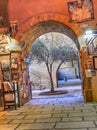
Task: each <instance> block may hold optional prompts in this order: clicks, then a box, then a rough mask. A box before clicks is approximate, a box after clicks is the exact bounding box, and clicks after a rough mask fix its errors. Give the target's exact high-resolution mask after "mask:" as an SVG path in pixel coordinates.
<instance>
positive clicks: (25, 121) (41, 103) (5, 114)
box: [0, 97, 97, 130]
mask: <svg viewBox="0 0 97 130" xmlns="http://www.w3.org/2000/svg"><path fill="white" fill-rule="evenodd" d="M79 102H80V103H79ZM0 130H97V104H85V103H82V100H81V99H80V101H78V100H77V99H76V102H73V97H71V99H69V98H67V100H66V98H65V97H53V98H43V99H33V100H31V101H30V102H28V103H27V104H25V105H24V106H21V107H20V108H18V109H17V110H7V111H2V112H0Z"/></svg>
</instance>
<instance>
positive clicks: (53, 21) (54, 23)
mask: <svg viewBox="0 0 97 130" xmlns="http://www.w3.org/2000/svg"><path fill="white" fill-rule="evenodd" d="M53 31H54V32H60V33H63V34H65V35H67V36H69V37H70V38H71V39H72V40H73V41H74V42H75V43H76V45H77V47H78V49H80V45H79V42H78V39H77V37H78V36H79V35H80V34H81V31H80V28H79V27H78V25H77V24H75V23H70V22H69V18H68V16H66V15H64V14H62V13H59V12H56V13H54V12H49V13H47V12H46V13H43V14H39V15H38V16H34V17H31V18H29V19H28V20H27V21H26V22H24V23H23V24H22V26H21V28H20V31H19V32H18V33H17V35H16V37H15V38H16V39H17V40H19V41H20V42H22V41H25V43H26V45H27V46H29V47H30V46H31V43H32V42H33V41H34V40H35V39H36V38H37V37H39V36H40V35H42V34H44V33H48V32H53ZM31 34H32V35H31ZM31 41H32V42H31Z"/></svg>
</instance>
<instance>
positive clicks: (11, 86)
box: [0, 35, 32, 109]
mask: <svg viewBox="0 0 97 130" xmlns="http://www.w3.org/2000/svg"><path fill="white" fill-rule="evenodd" d="M4 38H5V39H4V40H3V41H6V42H4V43H2V45H0V47H1V48H0V49H1V51H0V92H1V93H2V95H3V101H2V102H3V106H4V108H6V107H10V106H14V107H15V109H16V107H19V106H21V105H23V104H24V103H26V102H28V101H29V100H30V99H31V98H32V91H31V86H30V79H29V81H28V80H27V81H26V79H27V78H28V77H29V73H28V65H27V63H26V60H25V59H26V57H25V58H24V57H22V55H23V51H22V49H21V47H20V46H19V44H16V43H11V44H12V45H10V44H9V43H8V37H7V36H6V35H4ZM10 46H11V47H10ZM28 82H29V83H28ZM0 99H1V98H0ZM1 100H2V99H1Z"/></svg>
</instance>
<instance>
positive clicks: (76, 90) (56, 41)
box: [30, 32, 82, 102]
mask: <svg viewBox="0 0 97 130" xmlns="http://www.w3.org/2000/svg"><path fill="white" fill-rule="evenodd" d="M37 42H42V43H43V44H45V46H46V48H47V49H52V48H55V49H56V52H55V49H54V51H53V53H57V48H60V47H62V48H63V47H64V45H65V46H66V45H67V47H68V49H69V47H71V46H72V47H73V48H74V50H75V49H77V48H76V45H75V43H74V42H73V41H72V40H71V39H70V38H69V37H67V36H66V35H64V34H62V33H55V32H51V33H46V34H44V35H42V36H40V37H39V38H37V39H36V40H35V42H34V43H33V45H32V48H33V46H35V44H37ZM37 48H38V46H37ZM44 49H45V48H44ZM40 50H41V48H40ZM31 51H33V49H31ZM36 51H37V50H36ZM59 51H60V50H59ZM64 51H65V50H64ZM77 51H78V50H77ZM38 52H39V53H40V51H38ZM69 53H70V52H69V50H68V55H70V54H69ZM31 54H32V55H33V56H34V59H33V60H32V64H31V65H30V78H31V81H32V95H33V98H44V97H47V96H48V93H47V92H50V89H51V85H50V79H49V75H48V71H47V69H46V66H45V63H46V62H45V61H43V59H39V61H38V60H37V61H36V60H35V57H36V58H37V56H36V54H37V53H36V54H35V53H32V52H31ZM42 54H43V51H42ZM59 55H60V54H58V56H59ZM43 56H44V55H43ZM62 56H63V57H64V63H63V64H62V65H61V66H60V63H61V62H60V60H55V59H54V58H55V57H54V58H53V60H54V63H53V64H52V66H53V69H52V71H53V72H52V75H53V76H52V77H53V83H54V91H55V95H58V94H56V91H60V94H61V95H62V94H64V95H65V97H66V96H68V95H69V96H71V95H72V96H75V95H76V97H77V95H80V97H81V94H82V92H81V91H82V89H81V78H80V71H79V64H78V62H79V59H75V58H74V59H71V61H70V60H68V61H67V60H66V58H67V56H64V55H62ZM34 60H35V61H34ZM40 60H41V62H42V63H41V64H40V63H38V62H40ZM50 61H51V60H50ZM59 66H60V67H59ZM57 69H58V74H57V75H58V79H57V78H56V72H57ZM60 72H61V75H60ZM60 76H61V78H62V79H60ZM64 76H65V77H66V78H67V80H64ZM57 82H58V86H57ZM61 91H62V93H61ZM64 92H65V93H64ZM66 92H67V93H68V94H66ZM45 93H46V94H45ZM49 94H50V93H49ZM53 95H54V94H53ZM50 96H51V95H50ZM53 97H54V96H53ZM76 100H78V99H76ZM79 102H80V101H79Z"/></svg>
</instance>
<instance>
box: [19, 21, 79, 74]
mask: <svg viewBox="0 0 97 130" xmlns="http://www.w3.org/2000/svg"><path fill="white" fill-rule="evenodd" d="M49 32H59V33H62V34H64V35H66V36H68V37H69V38H70V39H72V41H73V42H74V43H75V45H76V47H77V48H78V50H80V44H79V41H78V38H77V36H76V34H75V33H74V31H73V30H72V29H71V28H70V27H68V26H67V25H65V24H63V23H59V22H56V21H45V22H40V23H38V24H36V25H33V26H32V27H30V29H29V30H28V31H27V32H26V33H25V34H24V36H23V37H22V38H21V41H24V42H25V44H26V46H27V48H28V50H30V47H31V45H32V44H33V42H34V41H35V39H36V38H38V37H39V36H41V35H43V34H45V33H49ZM79 62H80V59H79ZM79 71H80V67H79ZM80 73H81V72H80Z"/></svg>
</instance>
